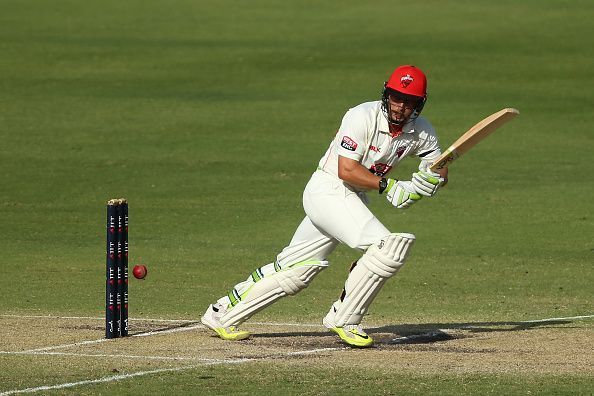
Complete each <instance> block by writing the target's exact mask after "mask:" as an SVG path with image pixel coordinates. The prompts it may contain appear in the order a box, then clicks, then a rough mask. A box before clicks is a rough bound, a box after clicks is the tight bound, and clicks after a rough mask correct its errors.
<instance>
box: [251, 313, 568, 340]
mask: <svg viewBox="0 0 594 396" xmlns="http://www.w3.org/2000/svg"><path fill="white" fill-rule="evenodd" d="M570 323H573V321H572V320H570V319H551V320H538V321H526V322H516V321H500V322H461V323H419V324H397V325H386V326H380V327H371V328H366V329H365V331H366V332H367V333H369V334H370V335H373V334H377V335H381V338H378V339H377V341H376V344H377V343H379V344H382V343H383V344H425V343H431V342H438V341H446V340H451V339H456V338H460V336H457V335H452V334H451V333H450V332H448V330H450V331H452V330H464V331H465V332H467V333H485V332H504V331H525V330H531V329H536V328H539V327H545V326H555V325H567V324H570ZM320 327H322V326H320ZM314 336H315V337H324V336H334V333H331V332H330V331H291V332H275V333H260V334H258V333H255V334H253V337H254V338H283V337H314ZM374 338H376V337H374Z"/></svg>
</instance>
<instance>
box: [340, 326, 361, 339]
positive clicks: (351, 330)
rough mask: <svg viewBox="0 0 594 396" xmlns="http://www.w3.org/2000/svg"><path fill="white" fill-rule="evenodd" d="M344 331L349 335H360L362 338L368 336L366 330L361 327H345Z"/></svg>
mask: <svg viewBox="0 0 594 396" xmlns="http://www.w3.org/2000/svg"><path fill="white" fill-rule="evenodd" d="M343 329H344V330H345V331H346V332H347V333H351V334H358V335H362V336H366V335H367V333H366V332H365V330H363V328H362V327H361V325H345V326H344V327H343Z"/></svg>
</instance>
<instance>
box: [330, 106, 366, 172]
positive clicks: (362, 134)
mask: <svg viewBox="0 0 594 396" xmlns="http://www.w3.org/2000/svg"><path fill="white" fill-rule="evenodd" d="M368 122H369V121H368V120H367V118H366V117H365V114H364V112H363V111H361V110H360V109H358V108H352V109H350V110H349V111H347V112H346V114H345V115H344V117H343V118H342V123H341V124H340V129H339V130H338V134H337V137H336V139H335V140H334V144H335V150H336V153H337V154H338V155H340V156H342V157H347V158H350V159H353V160H356V161H359V160H361V158H363V155H364V154H365V148H366V146H367V144H366V141H367V131H368V129H369V127H368Z"/></svg>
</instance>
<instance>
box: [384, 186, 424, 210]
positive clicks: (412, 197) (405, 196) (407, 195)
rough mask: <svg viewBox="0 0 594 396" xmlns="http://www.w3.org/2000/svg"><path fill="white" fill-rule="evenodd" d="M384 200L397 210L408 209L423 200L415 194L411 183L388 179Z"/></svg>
mask: <svg viewBox="0 0 594 396" xmlns="http://www.w3.org/2000/svg"><path fill="white" fill-rule="evenodd" d="M386 191H387V194H386V199H387V200H388V202H390V203H391V204H392V205H394V207H396V208H397V209H408V208H409V207H410V206H411V205H412V204H414V203H415V202H417V201H418V200H419V199H421V198H423V197H421V196H420V195H419V194H417V193H416V192H415V189H414V187H413V184H412V182H409V181H398V180H394V179H388V187H386Z"/></svg>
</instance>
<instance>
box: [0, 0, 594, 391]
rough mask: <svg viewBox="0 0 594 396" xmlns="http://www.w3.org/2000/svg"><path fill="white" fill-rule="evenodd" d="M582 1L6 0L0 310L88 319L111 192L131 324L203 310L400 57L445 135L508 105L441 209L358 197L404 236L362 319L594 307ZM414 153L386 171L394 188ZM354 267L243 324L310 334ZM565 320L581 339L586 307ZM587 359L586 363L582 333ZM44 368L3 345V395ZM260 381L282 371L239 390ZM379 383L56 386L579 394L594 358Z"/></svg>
mask: <svg viewBox="0 0 594 396" xmlns="http://www.w3.org/2000/svg"><path fill="white" fill-rule="evenodd" d="M593 14H594V3H593V2H591V1H585V0H576V1H563V0H549V1H536V0H532V1H508V0H502V1H498V2H492V1H486V0H484V1H456V2H453V1H452V2H449V1H437V0H432V1H424V2H391V1H379V2H373V3H366V2H361V1H346V2H339V1H324V2H322V1H303V2H292V1H286V2H279V1H272V0H268V1H263V0H254V1H249V2H248V1H233V2H232V1H226V0H224V1H216V2H207V1H182V0H173V1H160V2H159V1H153V0H151V1H124V2H122V1H111V0H109V1H101V2H99V1H91V2H84V1H63V0H57V1H41V0H40V1H27V0H22V1H21V0H19V1H17V0H4V1H3V2H2V4H1V6H0V137H1V143H0V219H1V220H0V225H1V227H0V246H1V249H2V254H1V256H0V257H1V258H0V290H1V294H0V296H1V297H0V314H2V315H5V316H4V317H5V318H6V317H8V316H7V315H13V316H17V317H18V316H20V315H22V316H26V315H28V316H45V315H54V316H85V317H100V316H101V315H102V314H103V301H104V293H105V289H104V277H105V273H104V270H105V259H104V254H105V203H106V201H107V200H108V199H110V198H116V197H126V198H127V199H128V200H129V202H130V221H131V224H130V263H131V264H135V263H139V262H142V263H144V264H146V265H147V267H148V269H149V275H148V277H147V279H146V280H145V281H143V282H140V281H137V280H134V279H133V280H131V282H130V300H131V303H130V315H131V316H132V317H135V318H167V319H185V320H196V319H197V318H198V317H199V316H200V315H201V313H202V311H203V310H204V309H205V307H206V305H207V304H208V303H209V302H211V301H213V300H214V299H216V298H217V297H219V296H220V295H222V294H223V293H227V292H228V291H229V289H230V287H232V286H233V284H234V283H235V282H237V281H239V280H241V279H243V278H245V277H247V275H248V274H249V273H250V272H251V271H253V270H254V269H255V268H256V267H258V266H260V265H262V264H265V263H268V262H270V261H272V260H273V259H274V257H275V255H276V253H277V252H278V251H279V250H280V249H281V248H282V247H284V245H285V244H286V243H287V242H288V241H289V240H290V238H291V236H292V233H293V231H294V229H295V228H296V226H297V225H298V223H299V222H300V220H301V218H302V216H303V209H302V207H301V192H302V189H303V187H304V185H305V183H306V182H307V180H308V178H309V176H310V174H311V172H312V171H313V170H314V169H315V167H316V165H317V162H318V160H319V158H320V157H321V156H322V155H323V153H324V152H325V150H326V148H327V146H328V144H329V142H330V140H331V139H332V136H333V135H334V133H335V131H336V129H337V128H338V126H339V123H340V119H341V117H342V115H343V114H344V112H345V111H346V110H347V109H348V108H349V107H351V106H353V105H356V104H358V103H360V102H363V101H370V100H377V99H378V98H379V95H380V89H381V87H382V84H383V81H384V80H385V79H387V78H388V76H389V74H390V72H391V71H392V69H393V68H394V67H395V66H396V65H398V64H403V63H413V64H416V65H418V66H420V67H421V68H422V69H423V70H425V71H426V73H427V75H428V78H429V101H428V103H427V106H426V107H425V109H424V111H423V114H424V115H425V116H426V117H427V118H429V119H430V120H431V121H432V123H433V124H434V125H435V127H436V128H437V131H438V133H439V135H440V138H441V141H442V146H444V147H447V145H449V143H451V142H453V141H454V140H455V139H456V138H457V137H458V136H459V135H460V134H461V133H462V132H464V131H465V130H466V129H468V128H469V127H470V126H472V125H473V124H474V123H476V122H477V121H479V120H480V119H482V118H483V117H485V116H487V115H489V114H491V113H493V112H495V111H497V110H499V109H501V108H504V107H516V108H518V109H519V110H520V112H521V115H520V116H519V117H518V118H517V119H516V120H514V121H512V122H511V123H509V124H507V125H506V126H505V127H503V128H502V129H501V130H499V131H497V132H496V133H495V134H494V135H493V136H491V137H490V138H489V139H488V140H486V141H484V142H482V143H481V144H480V145H479V146H478V147H476V148H475V149H474V150H473V151H471V152H470V153H468V154H467V155H466V156H465V157H464V158H462V159H460V160H459V161H458V162H456V163H455V164H453V165H452V166H451V169H450V184H449V186H448V187H447V188H445V189H444V190H443V191H441V192H440V193H439V194H438V196H437V197H436V198H435V199H425V200H423V201H422V202H420V203H419V204H418V205H416V206H415V207H414V208H412V209H411V210H409V211H406V212H402V211H396V210H394V209H393V208H392V207H391V206H389V205H388V204H387V203H386V202H384V200H383V199H381V198H377V197H373V198H374V199H373V202H372V204H371V205H372V208H373V210H374V212H375V213H376V214H377V215H378V217H379V218H380V219H381V220H382V221H383V222H384V224H385V225H386V226H387V227H388V228H390V229H391V230H393V231H395V232H398V231H402V232H412V233H414V234H416V236H417V243H416V245H415V248H414V252H413V254H412V256H411V258H410V260H409V261H408V263H407V265H406V266H405V267H404V269H403V270H402V271H401V272H400V274H399V275H398V276H397V277H396V278H394V279H392V280H391V281H390V282H389V283H388V284H387V285H386V287H385V288H384V290H383V291H382V294H381V295H380V296H379V298H378V299H377V300H376V302H375V304H374V306H373V308H372V310H371V312H370V315H369V317H368V318H367V319H366V321H367V322H369V323H373V324H375V325H389V324H393V325H398V324H399V323H407V324H427V323H473V322H505V321H527V320H533V319H545V318H559V317H574V316H587V315H592V314H594V293H593V288H592V285H593V284H594V275H593V263H594V201H593V199H592V197H593V196H594V183H593V182H592V178H593V176H592V175H594V165H593V162H592V159H591V158H592V149H593V148H594V137H593V136H594V133H593V131H592V125H594V112H593V110H592V109H593V106H594V99H593V98H594V97H593V95H592V92H594V50H593V47H594V46H593V44H594V43H593V42H592V37H594V24H593V23H592V18H591V16H592V15H593ZM414 165H415V161H414V160H409V161H408V162H406V163H405V164H404V165H403V167H402V168H400V169H398V170H397V171H396V173H395V175H394V176H396V177H398V178H407V177H409V176H408V175H409V174H410V172H411V171H412V170H413V169H414ZM357 257H358V254H357V252H355V251H352V250H350V249H348V248H344V247H341V248H339V249H338V250H337V251H336V252H335V253H334V254H333V255H332V256H331V257H330V261H331V264H332V265H331V268H329V269H328V270H327V271H325V272H323V273H321V274H320V275H319V276H318V278H317V279H316V281H315V282H314V283H313V284H312V285H311V286H310V287H309V288H308V290H306V291H305V292H303V293H302V294H300V295H299V296H297V297H295V298H290V299H285V300H283V301H281V302H279V303H278V304H276V305H274V306H272V307H270V309H268V310H266V311H265V312H263V313H261V314H260V315H258V316H256V317H255V318H254V320H255V321H262V322H301V323H319V322H320V320H321V318H322V317H323V315H324V314H325V312H326V311H327V309H328V307H329V305H330V304H331V302H332V301H333V299H335V298H336V296H337V295H338V294H339V293H340V290H341V288H342V284H343V282H344V279H345V277H346V272H347V269H348V265H349V263H350V262H351V261H352V260H354V259H356V258H357ZM575 326H578V327H579V326H582V327H584V328H585V332H586V334H588V335H589V337H590V338H591V337H592V320H585V321H580V322H579V323H577V322H576V324H575ZM254 330H255V331H257V326H256V327H254ZM1 331H6V330H1ZM62 331H66V330H62ZM22 332H23V334H25V335H26V334H27V332H28V329H27V328H24V329H22ZM0 335H2V333H0ZM4 336H5V337H6V333H5V334H4ZM97 337H98V338H100V337H101V332H100V331H99V332H97ZM337 345H338V344H337ZM15 348H16V347H15ZM585 348H586V350H587V349H589V350H590V353H591V350H592V344H591V343H590V344H589V345H588V344H586V346H585ZM365 356H366V357H368V358H370V359H374V358H373V356H372V355H370V354H367V355H365ZM36 359H37V358H36V357H22V358H20V357H15V356H3V355H0V373H1V374H0V393H1V392H3V391H10V390H16V389H24V388H28V387H31V386H38V385H39V383H38V382H36V381H35V380H31V381H28V379H27V376H28V374H27V373H29V372H31V370H33V372H36V371H35V370H41V372H44V370H49V369H47V368H46V369H43V368H39V367H40V366H39V362H38V361H37V360H36ZM45 359H47V358H45ZM48 361H49V360H48ZM28 362H29V363H31V366H29V365H28ZM590 364H592V363H591V361H590ZM262 372H274V374H271V375H269V376H267V377H266V380H265V381H261V382H259V381H258V380H257V379H254V377H256V376H258V375H261V373H262ZM314 373H316V374H315V375H314ZM386 373H389V371H386V368H385V367H384V368H383V369H381V370H380V369H378V370H375V369H374V368H373V367H367V366H365V367H363V368H362V369H361V371H358V372H357V374H353V373H352V370H351V368H350V366H348V365H347V364H346V363H345V364H341V363H340V362H337V363H336V367H335V369H331V368H328V367H326V368H322V369H320V370H319V372H312V368H311V366H308V365H302V366H300V365H296V364H285V363H279V364H278V367H277V365H274V364H273V362H256V363H254V364H252V365H249V364H248V365H236V366H225V365H223V366H212V367H207V368H197V369H194V370H190V371H183V372H166V373H161V374H155V375H146V376H143V377H141V378H142V379H124V380H121V381H115V382H109V383H105V384H87V385H81V386H78V387H74V388H71V389H70V388H69V389H70V391H71V392H73V393H85V394H92V393H96V392H97V393H107V392H110V393H112V392H116V393H122V392H126V391H127V392H130V393H139V394H140V393H144V394H149V393H154V394H162V393H164V392H166V391H167V392H171V391H173V392H176V393H180V394H181V393H191V392H193V391H195V390H196V389H197V387H199V389H203V390H205V391H208V392H210V393H213V394H222V393H231V392H233V393H238V394H249V393H251V392H255V391H256V390H257V391H258V392H268V393H270V394H277V393H281V392H283V393H310V394H312V393H325V392H326V393H342V392H346V391H345V390H343V391H341V388H340V387H341V386H343V385H345V384H349V386H350V387H352V388H354V389H355V390H359V391H361V392H362V393H369V394H389V393H391V392H394V393H398V394H415V393H416V394H429V393H445V394H460V393H473V394H488V393H492V394H510V393H512V394H515V393H527V392H529V391H530V392H532V393H539V394H564V393H565V394H569V393H573V394H575V393H577V394H580V393H582V394H586V393H588V392H590V391H591V389H592V387H594V381H593V380H592V378H593V374H594V371H593V369H592V366H591V365H590V368H589V370H585V371H583V370H582V371H579V372H576V373H568V374H567V373H558V374H555V375H544V374H542V373H525V372H523V371H519V372H514V371H513V370H512V371H510V372H505V373H492V372H489V373H470V374H467V375H462V374H460V373H457V372H453V371H448V370H447V369H445V370H444V371H443V372H441V373H439V374H435V373H423V372H422V371H418V372H412V373H410V372H409V373H398V372H394V373H389V375H390V376H389V377H386V376H384V374H386ZM108 374H110V373H109V372H107V371H102V370H101V369H97V370H96V371H90V372H85V373H82V372H81V373H80V375H79V376H72V375H70V376H67V375H66V376H63V377H61V376H53V377H52V376H49V377H47V382H43V383H44V384H45V385H51V384H61V383H68V382H72V381H74V382H76V381H83V380H85V379H94V378H101V377H104V376H106V375H108ZM386 375H388V374H386ZM289 377H290V378H292V382H290V384H291V386H290V387H289V385H287V382H286V381H287V378H289ZM199 378H203V379H200V380H198V379H199ZM368 379H369V381H367V380H368ZM362 384H364V385H362ZM131 386H132V387H131ZM345 389H347V388H345ZM64 391H65V392H66V391H69V390H64Z"/></svg>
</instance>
